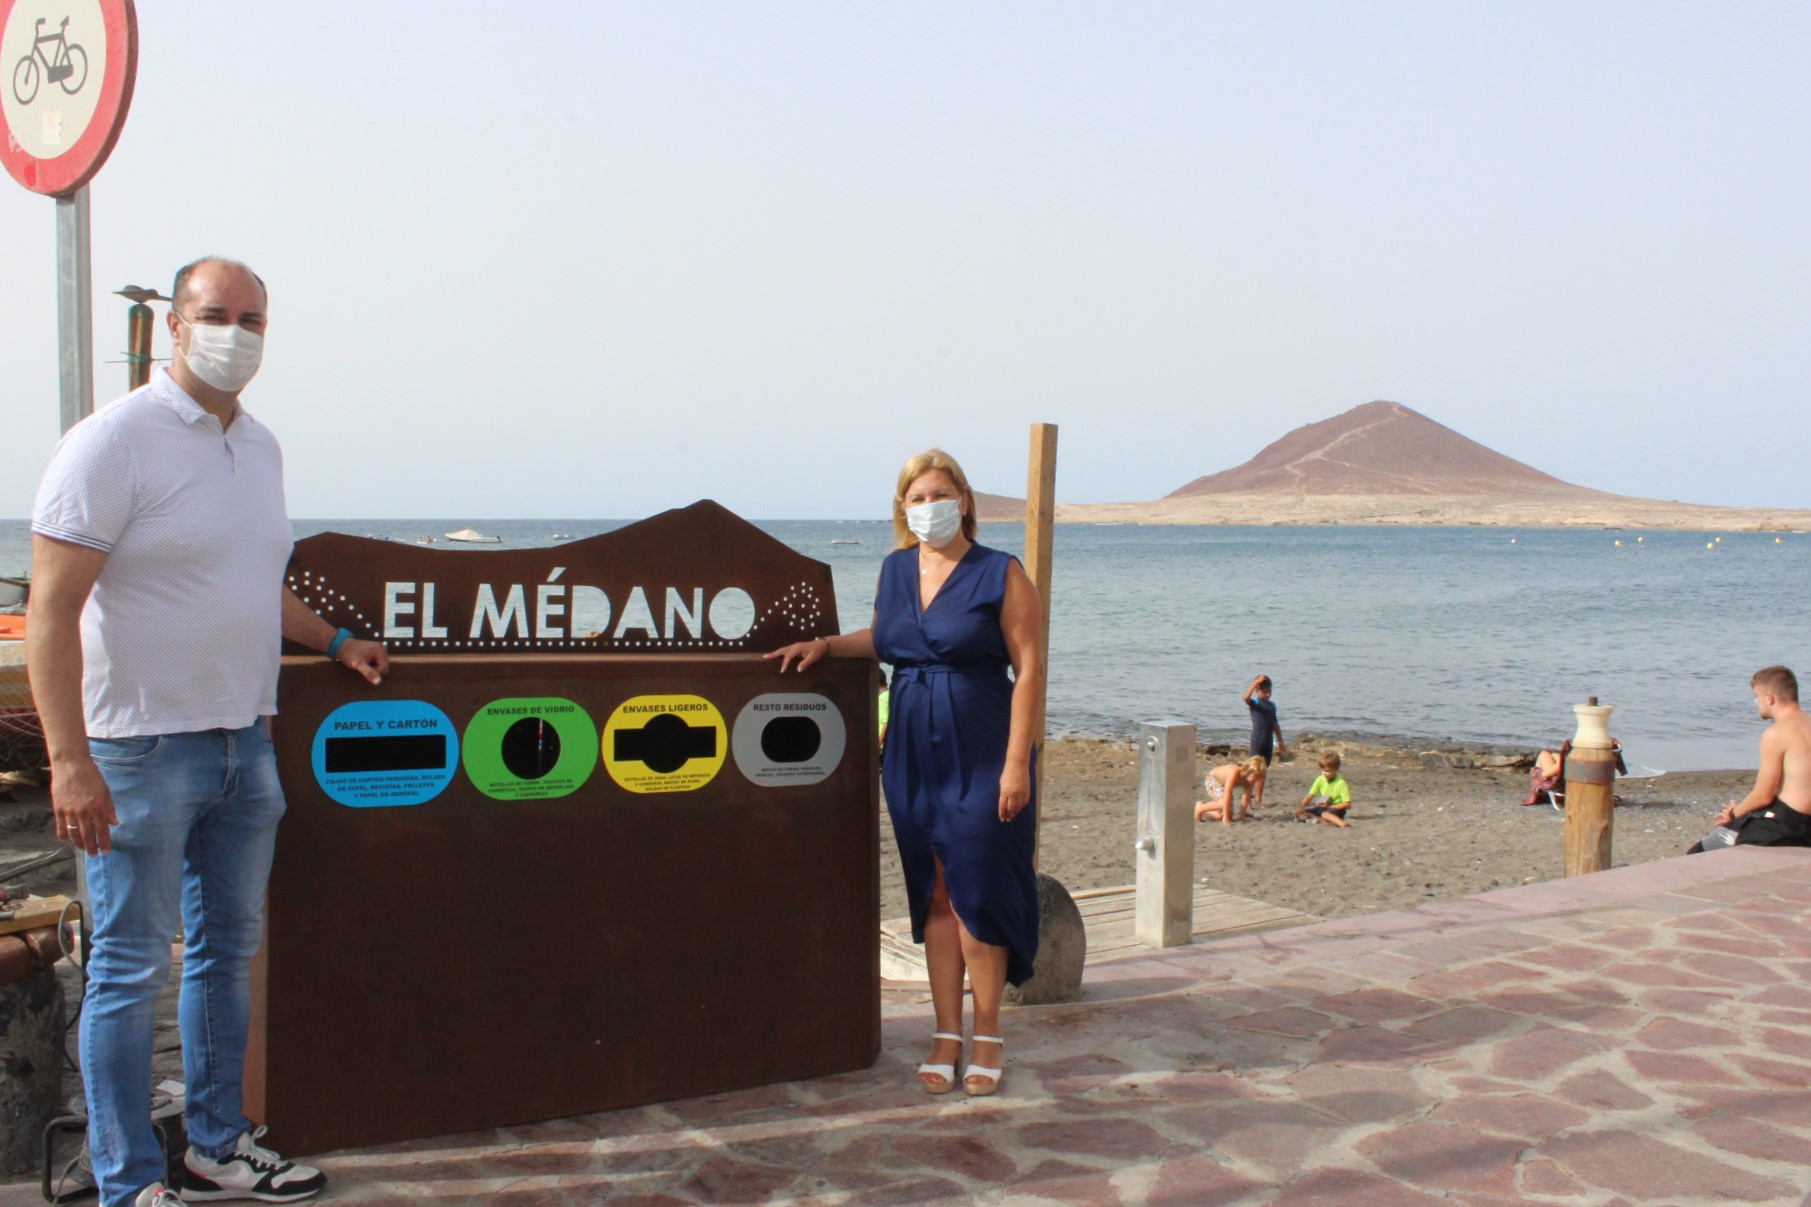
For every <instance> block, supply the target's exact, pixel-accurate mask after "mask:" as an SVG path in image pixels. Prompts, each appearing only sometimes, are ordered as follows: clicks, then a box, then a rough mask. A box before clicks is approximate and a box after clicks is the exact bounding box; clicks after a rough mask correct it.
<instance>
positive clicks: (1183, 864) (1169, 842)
mask: <svg viewBox="0 0 1811 1207" xmlns="http://www.w3.org/2000/svg"><path fill="white" fill-rule="evenodd" d="M1138 730H1139V732H1138V837H1137V838H1136V839H1135V840H1134V841H1133V843H1132V849H1133V850H1134V851H1136V852H1137V854H1136V855H1135V856H1134V862H1135V864H1136V868H1137V873H1136V876H1135V878H1134V886H1135V887H1134V889H1133V911H1134V912H1133V920H1132V933H1133V935H1134V936H1135V937H1136V938H1137V939H1138V941H1139V942H1140V943H1145V944H1149V945H1150V946H1152V947H1180V946H1181V945H1182V944H1184V943H1188V942H1191V941H1192V940H1193V939H1194V937H1195V883H1194V882H1195V812H1194V796H1195V792H1194V788H1195V727H1194V726H1193V725H1162V724H1154V723H1151V722H1146V723H1145V724H1143V725H1140V726H1139V727H1138Z"/></svg>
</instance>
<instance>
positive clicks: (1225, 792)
mask: <svg viewBox="0 0 1811 1207" xmlns="http://www.w3.org/2000/svg"><path fill="white" fill-rule="evenodd" d="M1269 773H1270V765H1269V764H1268V763H1266V762H1265V761H1264V756H1263V755H1261V754H1254V755H1252V756H1251V757H1250V758H1248V759H1246V760H1245V761H1244V762H1243V763H1222V764H1220V765H1219V766H1218V767H1215V768H1214V769H1213V770H1212V771H1210V772H1208V773H1207V799H1206V800H1201V801H1196V802H1195V820H1196V821H1218V822H1219V823H1220V824H1221V825H1226V826H1230V825H1231V824H1232V798H1233V793H1234V792H1235V791H1236V790H1237V789H1240V788H1243V789H1245V807H1244V808H1242V809H1240V810H1239V820H1240V821H1244V820H1246V819H1247V818H1249V817H1250V816H1251V810H1252V807H1253V803H1254V800H1253V798H1254V796H1255V798H1256V800H1255V803H1256V805H1257V806H1259V807H1262V806H1263V804H1264V780H1265V779H1266V778H1267V777H1268V775H1269Z"/></svg>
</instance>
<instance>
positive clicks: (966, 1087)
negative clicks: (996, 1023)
mask: <svg viewBox="0 0 1811 1207" xmlns="http://www.w3.org/2000/svg"><path fill="white" fill-rule="evenodd" d="M974 1042H975V1043H978V1044H999V1045H1000V1063H1001V1065H1005V1063H1006V1041H1005V1040H1003V1039H1001V1038H1000V1037H999V1036H998V1035H977V1036H975V1038H974ZM1003 1071H1004V1069H990V1068H987V1067H985V1066H983V1065H978V1064H975V1063H974V1062H973V1061H970V1062H969V1065H968V1071H967V1072H965V1073H963V1074H962V1089H963V1092H964V1093H966V1094H967V1095H968V1096H969V1097H970V1098H985V1097H987V1096H988V1095H989V1094H992V1093H994V1092H995V1091H996V1090H998V1089H999V1088H1000V1074H1001V1073H1002V1072H1003ZM971 1077H985V1078H987V1084H986V1085H984V1086H982V1087H980V1088H979V1089H977V1088H976V1087H974V1086H972V1085H970V1084H969V1083H968V1080H969V1078H971Z"/></svg>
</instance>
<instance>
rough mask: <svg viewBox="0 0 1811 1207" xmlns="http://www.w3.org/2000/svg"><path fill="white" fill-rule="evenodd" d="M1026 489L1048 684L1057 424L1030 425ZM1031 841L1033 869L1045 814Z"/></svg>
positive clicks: (1030, 563) (1034, 730)
mask: <svg viewBox="0 0 1811 1207" xmlns="http://www.w3.org/2000/svg"><path fill="white" fill-rule="evenodd" d="M1027 462H1028V464H1027V472H1026V486H1025V572H1026V575H1027V576H1028V577H1029V578H1030V579H1031V585H1032V586H1033V587H1036V588H1037V592H1038V609H1039V613H1040V615H1039V617H1038V660H1039V662H1041V663H1042V664H1043V666H1044V668H1045V683H1046V684H1048V683H1049V668H1050V558H1051V549H1052V540H1051V537H1052V532H1053V527H1054V524H1055V522H1056V424H1054V423H1034V424H1032V425H1031V450H1030V456H1029V457H1028V459H1027ZM1047 692H1048V688H1047V687H1040V688H1039V689H1038V695H1037V699H1036V700H1035V701H1034V702H1033V711H1032V716H1031V740H1032V743H1033V745H1034V746H1035V747H1036V748H1037V750H1038V752H1039V753H1042V751H1043V749H1044V704H1045V696H1046V694H1047ZM1038 822H1039V828H1038V831H1037V832H1035V833H1034V834H1033V836H1032V840H1031V860H1032V866H1033V867H1034V868H1035V867H1036V866H1038V851H1039V850H1040V848H1041V843H1040V839H1041V837H1042V825H1043V819H1042V814H1041V813H1040V815H1039V819H1038Z"/></svg>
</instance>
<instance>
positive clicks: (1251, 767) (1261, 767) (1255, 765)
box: [1239, 754, 1270, 780]
mask: <svg viewBox="0 0 1811 1207" xmlns="http://www.w3.org/2000/svg"><path fill="white" fill-rule="evenodd" d="M1239 767H1240V768H1241V769H1242V770H1243V771H1244V772H1245V778H1246V779H1248V780H1255V779H1261V778H1263V777H1264V776H1266V775H1269V774H1270V764H1269V763H1266V762H1265V761H1264V756H1263V755H1261V754H1254V755H1252V756H1251V757H1250V758H1248V759H1246V760H1245V761H1244V762H1243V763H1240V764H1239Z"/></svg>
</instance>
